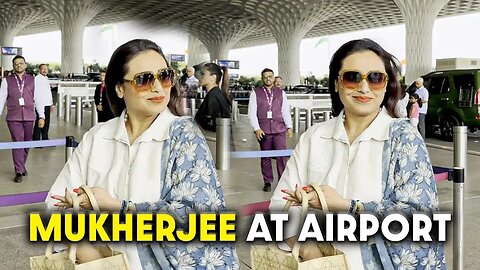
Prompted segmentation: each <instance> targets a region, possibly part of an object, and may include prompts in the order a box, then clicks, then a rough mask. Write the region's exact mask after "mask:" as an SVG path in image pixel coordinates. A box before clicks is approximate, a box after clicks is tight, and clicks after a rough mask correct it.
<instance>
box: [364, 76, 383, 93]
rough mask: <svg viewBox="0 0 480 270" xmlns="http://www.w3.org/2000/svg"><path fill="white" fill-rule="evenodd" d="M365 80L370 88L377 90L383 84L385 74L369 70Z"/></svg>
mask: <svg viewBox="0 0 480 270" xmlns="http://www.w3.org/2000/svg"><path fill="white" fill-rule="evenodd" d="M367 80H368V85H369V86H370V88H371V89H372V90H378V89H381V88H383V87H384V86H385V82H386V75H385V74H383V73H380V72H371V73H369V74H368V76H367Z"/></svg>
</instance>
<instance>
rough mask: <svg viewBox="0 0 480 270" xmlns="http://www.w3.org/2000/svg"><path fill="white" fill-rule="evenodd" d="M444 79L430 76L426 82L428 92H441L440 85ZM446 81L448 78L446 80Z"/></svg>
mask: <svg viewBox="0 0 480 270" xmlns="http://www.w3.org/2000/svg"><path fill="white" fill-rule="evenodd" d="M444 81H445V77H432V78H430V80H429V83H428V88H427V90H428V92H429V94H431V95H435V94H440V93H442V85H443V82H444ZM447 81H448V80H447Z"/></svg>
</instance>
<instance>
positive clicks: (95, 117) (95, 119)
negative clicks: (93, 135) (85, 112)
mask: <svg viewBox="0 0 480 270" xmlns="http://www.w3.org/2000/svg"><path fill="white" fill-rule="evenodd" d="M97 123H98V114H97V106H96V105H95V103H92V127H93V126H95V125H96V124H97Z"/></svg>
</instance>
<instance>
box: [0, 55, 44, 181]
mask: <svg viewBox="0 0 480 270" xmlns="http://www.w3.org/2000/svg"><path fill="white" fill-rule="evenodd" d="M12 62H13V69H14V73H13V74H11V75H9V76H8V77H6V78H5V79H4V80H3V81H2V85H1V86H0V115H1V114H2V111H3V107H4V106H5V103H7V108H8V110H7V125H8V129H9V130H10V134H11V136H12V141H14V142H18V141H31V140H32V134H33V125H34V123H35V119H36V115H35V109H37V112H38V115H39V120H38V127H39V128H43V126H44V125H45V106H44V104H41V102H38V100H37V99H36V97H38V96H39V95H36V94H35V91H36V90H35V78H34V77H33V76H32V75H30V74H26V73H25V68H26V66H27V65H26V63H25V58H23V56H21V55H17V56H15V57H14V58H13V61H12ZM12 155H13V164H14V167H15V178H14V181H15V182H16V183H20V182H22V180H23V176H26V175H27V169H26V168H25V163H26V161H27V157H28V149H26V148H25V149H14V150H12Z"/></svg>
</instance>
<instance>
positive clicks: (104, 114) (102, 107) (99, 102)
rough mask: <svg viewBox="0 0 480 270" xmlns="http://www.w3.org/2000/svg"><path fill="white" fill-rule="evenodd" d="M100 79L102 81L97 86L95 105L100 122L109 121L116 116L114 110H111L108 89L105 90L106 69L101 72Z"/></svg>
mask: <svg viewBox="0 0 480 270" xmlns="http://www.w3.org/2000/svg"><path fill="white" fill-rule="evenodd" d="M100 79H101V80H102V83H101V84H99V85H97V87H96V88H95V96H94V100H95V106H97V114H98V122H107V121H108V120H110V119H112V118H114V117H115V116H114V115H113V113H112V111H111V110H110V104H108V100H107V95H106V93H107V91H105V90H106V89H105V71H102V72H100Z"/></svg>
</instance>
